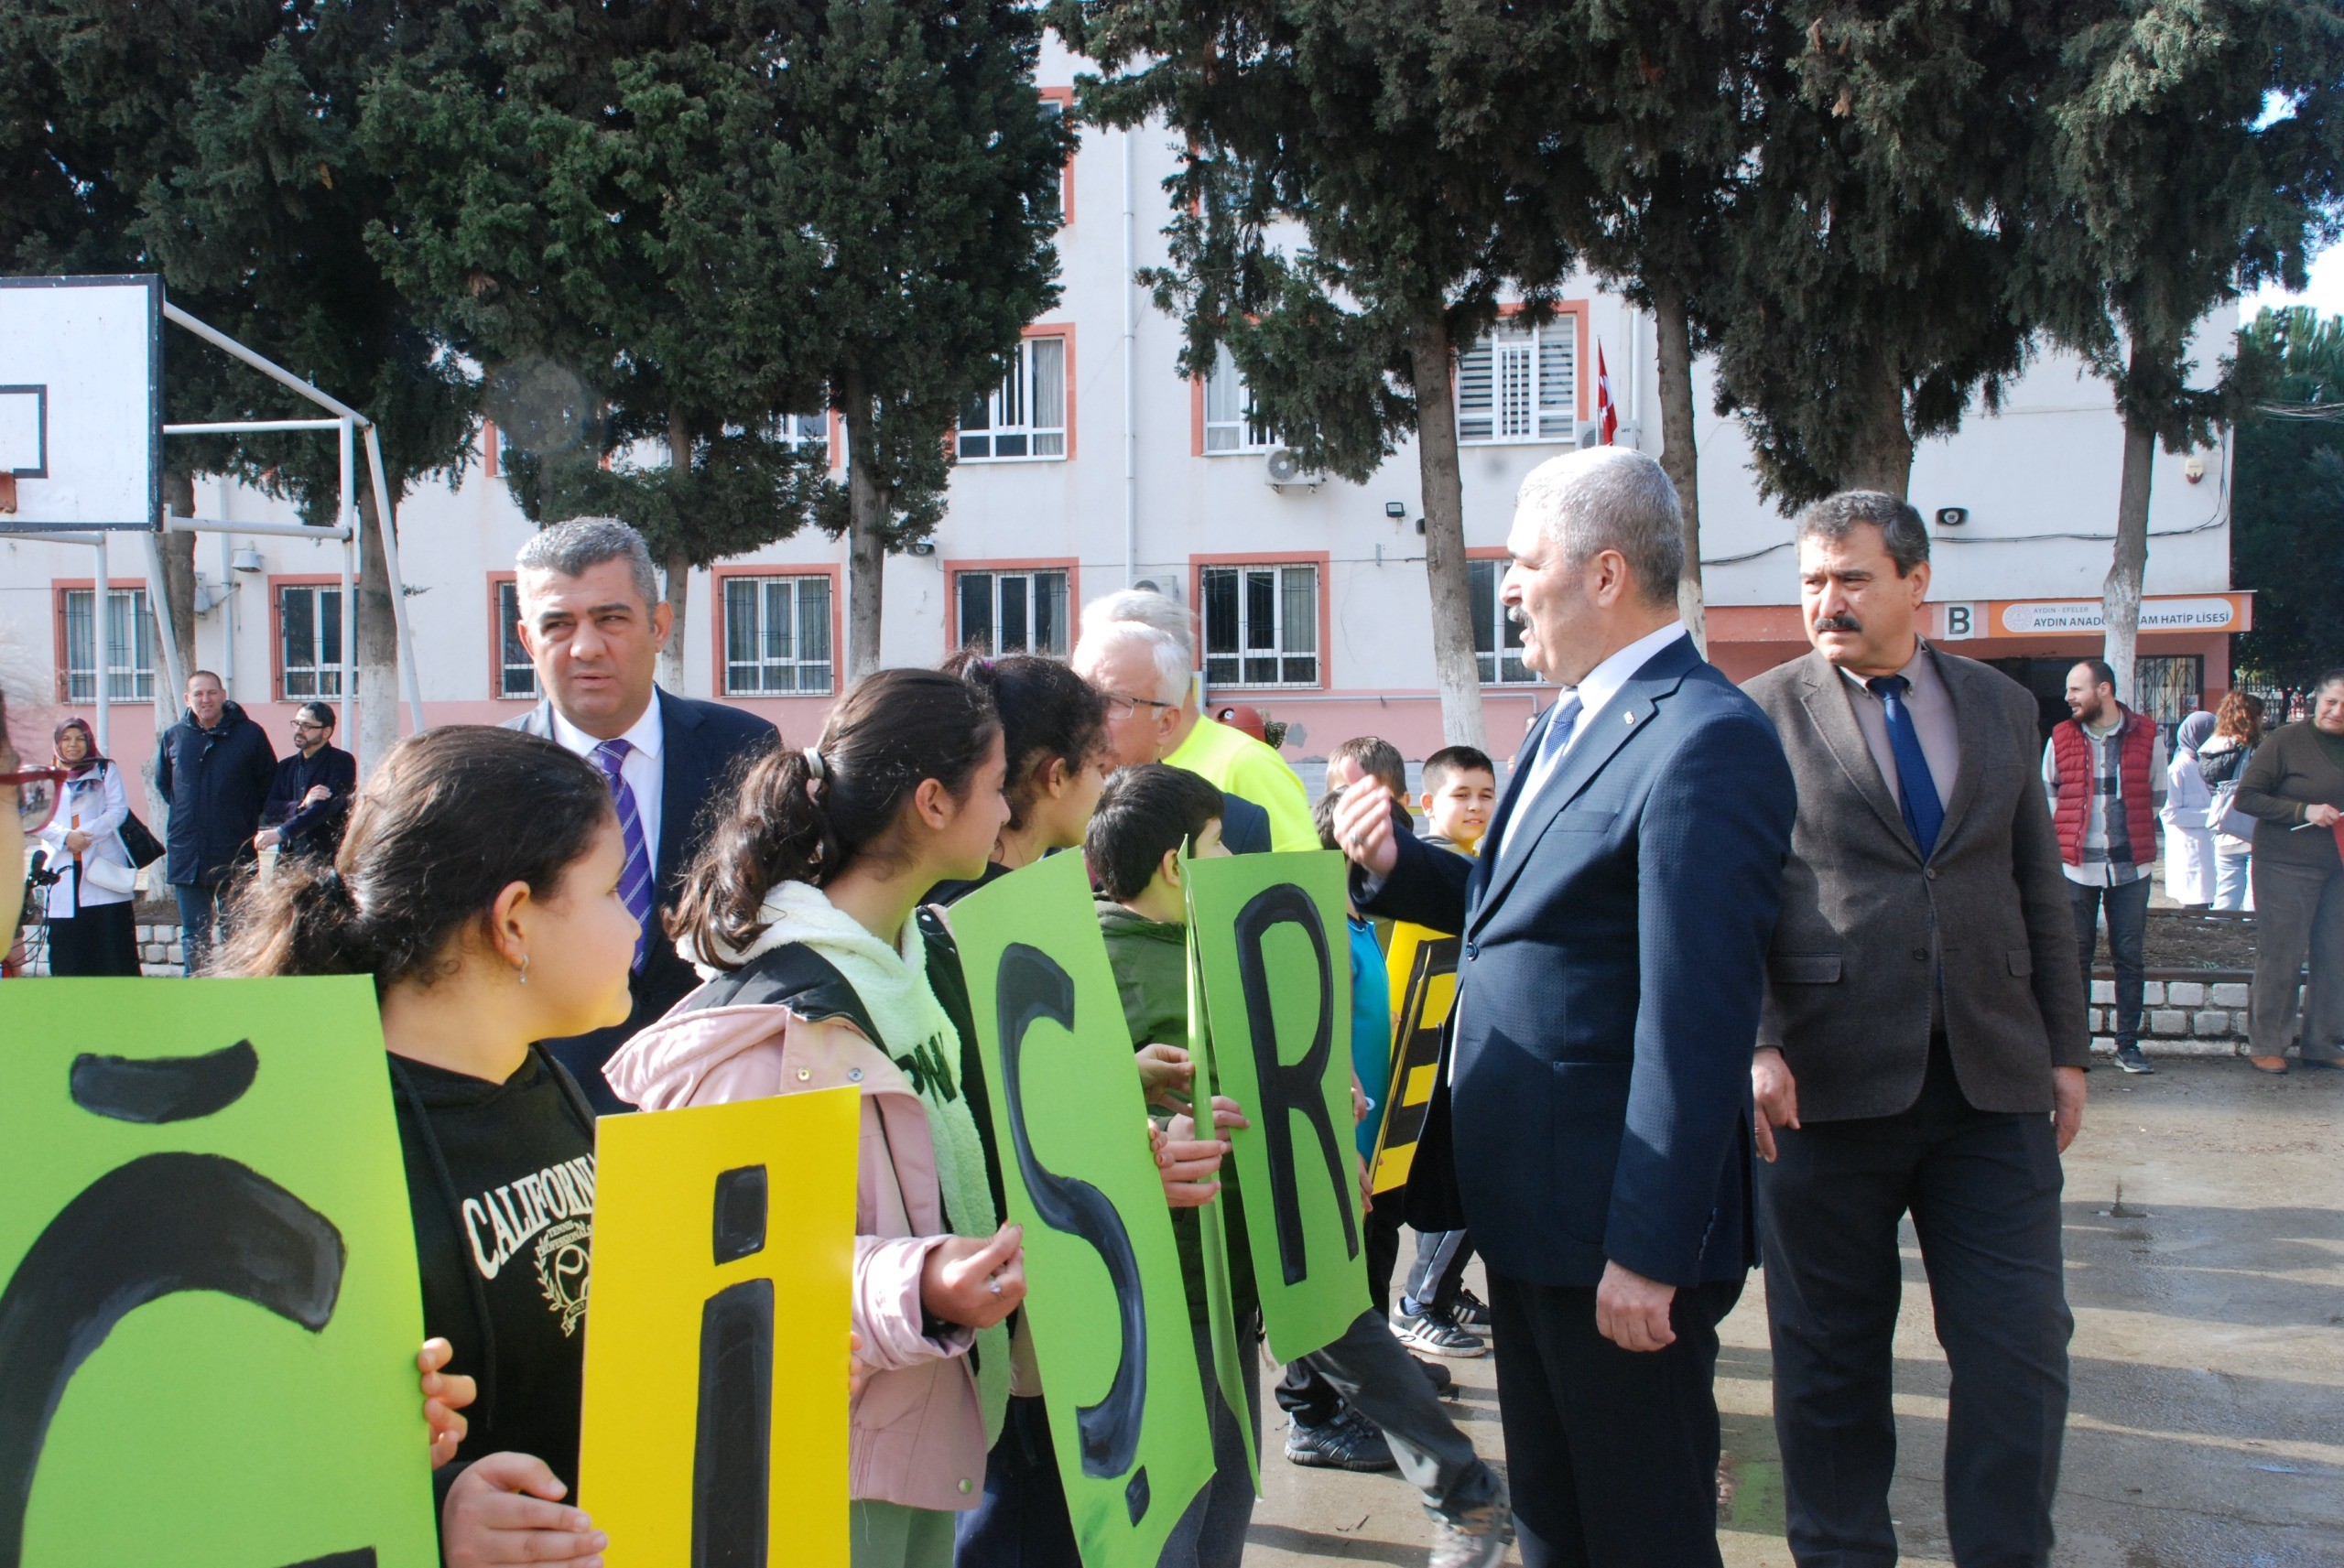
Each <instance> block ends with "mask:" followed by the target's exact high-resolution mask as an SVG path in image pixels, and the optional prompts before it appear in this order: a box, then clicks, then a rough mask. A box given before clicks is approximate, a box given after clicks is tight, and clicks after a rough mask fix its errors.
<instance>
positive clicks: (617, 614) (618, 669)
mask: <svg viewBox="0 0 2344 1568" xmlns="http://www.w3.org/2000/svg"><path fill="white" fill-rule="evenodd" d="M517 564H518V566H519V568H520V570H519V574H518V579H517V581H518V587H519V590H520V608H521V641H522V642H523V643H524V644H526V646H527V648H528V650H529V657H530V659H531V660H532V661H533V662H534V663H535V664H536V665H537V684H538V686H539V687H542V688H543V689H544V691H545V693H546V697H545V700H544V701H542V702H540V703H538V704H537V707H536V708H532V709H531V710H530V711H529V712H528V713H527V714H526V715H524V716H523V717H521V718H519V719H514V720H512V721H511V722H510V723H508V724H507V725H506V726H505V728H506V729H508V730H526V731H527V732H528V733H530V734H532V735H542V736H544V737H546V738H547V739H548V740H550V741H554V742H556V743H557V744H559V745H560V746H562V747H564V748H566V749H568V750H569V751H571V752H575V753H577V754H578V755H579V756H581V757H583V758H585V759H586V760H587V761H588V762H592V763H593V764H594V765H595V766H596V767H598V768H601V769H602V774H603V776H604V777H605V778H607V779H608V780H609V781H610V784H611V797H612V799H613V802H614V803H615V804H616V805H617V806H618V811H619V827H620V831H621V833H622V834H623V835H624V837H625V839H626V849H627V863H626V868H625V870H624V872H623V873H622V875H621V878H620V884H619V892H620V895H621V896H622V897H623V898H624V899H625V900H626V904H627V909H628V911H629V912H630V913H632V914H634V915H635V918H636V919H637V920H638V921H640V922H641V923H642V925H643V937H642V940H641V942H640V943H639V944H638V945H637V946H636V947H635V971H634V975H633V977H632V979H630V981H629V987H630V989H632V990H633V992H634V993H635V1010H634V1011H633V1012H632V1013H631V1014H630V1015H629V1016H628V1018H627V1021H626V1022H624V1023H622V1024H618V1025H615V1026H613V1027H612V1028H609V1029H598V1030H596V1031H595V1032H594V1033H591V1034H581V1035H580V1036H579V1037H578V1038H576V1039H575V1040H554V1041H548V1042H547V1045H548V1049H550V1050H551V1051H552V1053H553V1054H554V1057H555V1059H556V1060H557V1061H559V1062H560V1063H561V1065H563V1066H565V1067H567V1068H569V1069H570V1075H571V1076H574V1077H575V1078H577V1080H578V1083H579V1087H581V1088H583V1089H584V1090H585V1091H586V1098H588V1099H589V1100H591V1101H592V1102H593V1106H594V1109H595V1110H596V1111H597V1112H599V1113H601V1114H602V1115H609V1114H611V1113H612V1112H613V1111H619V1110H625V1109H629V1108H630V1107H628V1106H627V1104H626V1103H625V1102H624V1100H622V1099H620V1098H618V1097H617V1096H616V1095H615V1094H613V1093H612V1092H611V1086H610V1085H609V1084H608V1083H607V1082H606V1081H604V1079H603V1077H602V1064H603V1063H605V1062H607V1061H609V1060H610V1059H611V1054H612V1053H613V1052H614V1051H616V1050H617V1049H618V1048H619V1046H620V1045H621V1044H623V1043H624V1042H625V1041H627V1040H629V1039H631V1038H633V1036H634V1034H635V1031H636V1030H638V1029H641V1028H642V1027H643V1026H644V1025H645V1024H646V1023H648V1022H651V1021H652V1020H653V1019H655V1018H657V1017H658V1016H659V1015H660V1014H661V1013H663V1012H665V1011H667V1010H668V1009H669V1008H670V1007H673V1006H674V1005H675V1004H676V1003H677V1002H678V1001H679V1000H682V999H683V996H684V994H685V993H686V992H688V991H689V990H690V989H692V988H693V987H694V986H696V985H698V984H699V983H700V981H699V977H698V976H696V975H694V974H693V973H692V968H691V966H690V965H689V964H687V963H685V962H684V961H683V959H682V958H680V957H677V955H676V945H675V944H674V943H673V942H671V941H669V940H667V935H666V933H665V932H664V931H663V930H662V929H661V927H660V919H661V917H662V916H663V915H665V914H667V912H668V911H669V910H672V909H673V908H675V906H676V901H677V899H678V897H679V896H680V895H681V893H682V891H683V883H684V871H685V869H686V868H687V867H689V865H690V864H691V861H692V859H693V857H694V856H695V855H697V854H698V853H699V851H700V839H701V838H702V837H703V835H704V832H705V829H706V827H707V826H708V818H707V814H706V813H705V812H704V811H703V810H702V808H703V807H704V806H707V805H708V804H709V802H710V800H711V797H713V796H715V795H718V794H719V793H720V792H721V791H722V790H724V789H725V788H727V787H729V786H730V784H732V782H733V780H734V779H735V778H736V777H737V776H738V774H739V773H740V771H741V770H742V769H743V767H745V766H746V765H747V763H748V760H749V759H750V758H752V757H754V756H755V755H757V754H758V753H759V752H763V751H765V749H766V748H767V747H769V746H772V745H773V744H774V743H775V741H776V739H777V737H776V734H775V731H774V727H773V726H772V725H771V724H769V723H767V722H766V721H765V720H764V719H760V718H758V717H757V716H756V715H755V714H754V713H743V712H742V711H741V710H740V709H739V708H727V707H725V706H724V705H722V703H715V702H695V701H693V700H692V699H691V698H689V697H678V696H677V695H676V694H675V693H673V692H667V691H661V690H660V689H659V688H658V687H657V684H656V683H655V679H654V677H655V676H656V675H657V671H658V667H659V653H660V650H661V649H663V648H665V647H666V646H667V633H668V630H669V626H670V622H671V619H672V617H671V612H670V611H669V609H668V606H667V600H664V599H662V598H661V597H660V595H659V587H658V580H657V578H656V577H655V576H654V575H653V573H652V569H651V552H650V550H649V549H648V548H646V546H645V545H644V543H643V535H640V534H638V533H636V532H635V530H634V529H633V528H631V527H629V526H628V525H627V524H624V523H622V522H620V521H619V520H618V519H616V518H614V517H580V518H573V519H572V520H571V521H570V522H568V523H557V524H553V525H552V526H551V527H548V528H546V529H544V530H542V531H540V532H539V533H538V534H537V535H536V536H535V537H534V538H532V539H531V540H530V541H529V542H528V543H527V544H526V546H522V549H521V555H520V558H519V561H518V563H517Z"/></svg>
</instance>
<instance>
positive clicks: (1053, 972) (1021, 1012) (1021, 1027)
mask: <svg viewBox="0 0 2344 1568" xmlns="http://www.w3.org/2000/svg"><path fill="white" fill-rule="evenodd" d="M993 1011H994V1018H995V1021H996V1024H997V1027H998V1028H999V1030H1000V1035H1001V1079H1002V1094H1003V1098H1004V1101H1005V1102H1006V1104H1007V1107H1008V1110H1009V1141H1010V1142H1011V1143H1012V1144H1013V1145H1015V1150H1016V1155H1017V1172H1018V1174H1019V1175H1021V1176H1023V1177H1024V1178H1025V1181H1026V1192H1027V1193H1028V1194H1029V1195H1032V1197H1033V1199H1034V1212H1035V1213H1036V1214H1038V1215H1039V1216H1041V1218H1042V1223H1043V1224H1045V1225H1047V1226H1048V1227H1050V1228H1051V1229H1052V1230H1059V1231H1064V1232H1065V1233H1066V1234H1067V1235H1069V1236H1079V1237H1080V1238H1082V1239H1083V1240H1085V1241H1087V1242H1089V1243H1090V1244H1091V1246H1092V1247H1093V1248H1094V1249H1097V1251H1098V1253H1099V1259H1100V1261H1101V1262H1102V1263H1104V1264H1105V1265H1106V1266H1107V1278H1108V1280H1109V1281H1110V1282H1111V1283H1112V1284H1113V1286H1114V1288H1115V1306H1116V1312H1117V1316H1118V1317H1119V1319H1120V1321H1121V1325H1122V1328H1123V1348H1122V1351H1121V1354H1120V1356H1119V1358H1118V1359H1117V1360H1116V1362H1115V1376H1114V1379H1113V1381H1112V1382H1110V1383H1109V1384H1108V1386H1107V1394H1106V1397H1105V1398H1104V1399H1102V1400H1100V1401H1099V1402H1098V1403H1097V1404H1095V1405H1083V1406H1080V1407H1078V1408H1077V1410H1076V1411H1075V1425H1076V1426H1077V1427H1078V1428H1079V1429H1080V1436H1081V1442H1082V1473H1083V1474H1084V1475H1086V1476H1101V1477H1102V1478H1103V1477H1108V1476H1120V1475H1122V1474H1123V1472H1124V1471H1125V1470H1128V1469H1129V1468H1131V1464H1132V1460H1133V1458H1134V1456H1135V1455H1136V1454H1138V1453H1139V1429H1140V1420H1141V1417H1142V1415H1143V1414H1144V1413H1145V1410H1146V1405H1147V1304H1146V1302H1145V1300H1144V1299H1143V1298H1142V1296H1141V1295H1140V1279H1139V1259H1138V1257H1137V1256H1136V1255H1135V1254H1134V1252H1133V1251H1132V1240H1131V1233H1130V1232H1129V1231H1127V1230H1125V1229H1124V1228H1123V1216H1121V1215H1119V1214H1117V1213H1116V1212H1115V1206H1114V1205H1113V1204H1112V1203H1110V1202H1108V1201H1107V1195H1106V1194H1104V1193H1102V1192H1101V1191H1100V1190H1099V1189H1098V1188H1097V1187H1094V1186H1092V1185H1091V1184H1090V1183H1089V1182H1085V1181H1081V1180H1080V1179H1078V1178H1076V1177H1073V1176H1061V1175H1058V1174H1056V1173H1053V1172H1050V1171H1048V1170H1046V1169H1044V1168H1043V1165H1042V1162H1041V1161H1039V1160H1038V1159H1036V1158H1035V1155H1034V1145H1033V1142H1032V1141H1031V1139H1030V1138H1029V1137H1028V1135H1027V1133H1026V1094H1025V1083H1024V1079H1023V1076H1022V1074H1021V1073H1020V1070H1019V1065H1020V1062H1021V1060H1022V1058H1023V1057H1024V1054H1025V1050H1026V1031H1027V1030H1028V1029H1030V1028H1032V1027H1033V1025H1034V1024H1035V1022H1036V1021H1037V1020H1040V1019H1045V1018H1047V1019H1048V1020H1049V1021H1050V1022H1053V1023H1056V1024H1058V1026H1059V1027H1060V1028H1063V1029H1067V1030H1071V1029H1073V1027H1074V979H1073V977H1072V976H1070V975H1069V974H1068V973H1067V972H1066V970H1064V969H1063V968H1059V967H1058V961H1057V960H1056V959H1054V958H1052V957H1050V956H1049V955H1048V954H1047V953H1045V952H1043V951H1042V950H1041V949H1039V948H1037V947H1030V946H1026V944H1025V943H1023V942H1013V943H1011V944H1010V945H1009V946H1007V947H1005V948H1004V949H1003V950H1002V955H1001V966H1000V968H998V969H997V970H996V971H995V973H994V979H993ZM1126 1503H1127V1506H1128V1508H1129V1509H1130V1510H1131V1516H1132V1522H1133V1523H1134V1524H1137V1523H1138V1522H1139V1520H1140V1518H1141V1516H1143V1515H1144V1514H1145V1513H1146V1511H1147V1493H1146V1490H1145V1487H1142V1488H1139V1489H1138V1490H1136V1491H1135V1492H1131V1493H1127V1495H1126Z"/></svg>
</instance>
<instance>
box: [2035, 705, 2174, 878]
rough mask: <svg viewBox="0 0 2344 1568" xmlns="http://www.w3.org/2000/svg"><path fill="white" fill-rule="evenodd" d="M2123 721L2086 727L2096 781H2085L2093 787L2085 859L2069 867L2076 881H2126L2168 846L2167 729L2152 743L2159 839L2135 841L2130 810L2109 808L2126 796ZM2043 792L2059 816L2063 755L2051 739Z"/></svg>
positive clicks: (2152, 808)
mask: <svg viewBox="0 0 2344 1568" xmlns="http://www.w3.org/2000/svg"><path fill="white" fill-rule="evenodd" d="M2121 724H2122V721H2121V720H2120V721H2119V724H2117V725H2111V726H2110V727H2109V728H2107V729H2105V730H2102V729H2099V728H2097V727H2095V726H2092V725H2089V724H2088V725H2085V726H2084V727H2083V731H2084V741H2085V742H2086V743H2087V744H2088V745H2089V747H2090V748H2091V782H2090V783H2089V784H2088V785H2086V786H2085V787H2086V789H2087V791H2088V792H2089V793H2088V795H2087V797H2086V799H2085V802H2084V836H2083V851H2084V860H2083V864H2081V865H2079V866H2067V867H2065V868H2064V869H2065V871H2067V880H2068V881H2071V882H2082V883H2084V884H2085V885H2087V886H2089V887H2122V886H2124V885H2125V884H2126V883H2128V882H2136V881H2140V880H2141V879H2142V878H2143V877H2145V876H2147V875H2148V874H2149V870H2150V868H2151V867H2153V866H2154V865H2155V864H2156V861H2157V857H2158V856H2159V855H2160V854H2162V853H2163V852H2164V845H2163V838H2164V833H2165V827H2164V818H2163V816H2161V815H2160V814H2161V813H2162V812H2163V811H2164V810H2165V731H2164V730H2162V729H2160V730H2158V731H2157V734H2156V739H2155V740H2154V741H2151V742H2150V744H2149V817H2150V821H2151V823H2152V825H2153V834H2154V841H2153V842H2151V843H2148V844H2135V843H2133V842H2132V834H2131V830H2130V829H2129V828H2128V827H2126V826H2125V822H2124V813H2123V812H2122V811H2121V810H2114V811H2111V809H2109V808H2110V806H2112V805H2113V804H2114V803H2115V802H2117V801H2118V800H2120V799H2122V796H2123V774H2122V762H2123V759H2122V744H2121V742H2120V739H2119V730H2120V729H2121ZM2043 793H2044V794H2045V795H2046V796H2047V797H2049V799H2050V802H2051V815H2052V816H2058V814H2059V756H2058V751H2057V748H2056V745H2055V744H2054V743H2053V742H2051V741H2045V742H2044V746H2043ZM2143 851H2145V853H2144V852H2143Z"/></svg>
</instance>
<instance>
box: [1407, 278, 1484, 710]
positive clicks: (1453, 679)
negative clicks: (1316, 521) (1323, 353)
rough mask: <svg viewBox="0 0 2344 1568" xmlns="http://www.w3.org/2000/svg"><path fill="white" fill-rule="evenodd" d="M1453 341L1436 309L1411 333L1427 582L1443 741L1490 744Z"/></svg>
mask: <svg viewBox="0 0 2344 1568" xmlns="http://www.w3.org/2000/svg"><path fill="white" fill-rule="evenodd" d="M1449 348H1450V345H1449V326H1448V323H1447V322H1445V321H1443V320H1442V319H1441V318H1440V314H1439V312H1438V309H1436V310H1434V311H1433V312H1432V313H1431V314H1429V315H1427V316H1426V317H1425V319H1422V320H1420V321H1418V322H1417V323H1416V327H1415V328H1414V330H1412V331H1411V332H1410V333H1409V341H1408V359H1409V366H1410V370H1411V373H1413V375H1414V377H1415V380H1416V463H1417V468H1418V471H1419V474H1420V476H1421V478H1422V481H1423V485H1424V503H1425V581H1426V584H1427V587H1429V588H1430V589H1431V590H1432V668H1433V679H1434V681H1435V683H1436V684H1437V685H1438V687H1440V735H1441V740H1442V741H1444V742H1446V743H1447V744H1449V745H1451V746H1471V747H1474V748H1475V749H1477V750H1481V751H1486V750H1488V749H1489V739H1488V732H1487V731H1486V730H1484V729H1483V728H1482V725H1481V668H1480V666H1479V665H1478V664H1477V663H1476V662H1475V660H1474V657H1473V584H1472V577H1471V574H1470V571H1469V570H1468V569H1467V568H1466V564H1465V487H1464V482H1463V481H1462V479H1461V478H1460V475H1459V472H1458V467H1457V408H1456V405H1455V401H1454V399H1453V397H1452V396H1451V394H1450V390H1449V359H1450V353H1449Z"/></svg>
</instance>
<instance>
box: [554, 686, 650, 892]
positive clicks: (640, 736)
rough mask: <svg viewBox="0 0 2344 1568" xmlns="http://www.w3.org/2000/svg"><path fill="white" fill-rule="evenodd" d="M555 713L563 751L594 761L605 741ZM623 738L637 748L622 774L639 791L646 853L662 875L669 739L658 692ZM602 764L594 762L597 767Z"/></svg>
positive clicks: (637, 801) (622, 767) (556, 736)
mask: <svg viewBox="0 0 2344 1568" xmlns="http://www.w3.org/2000/svg"><path fill="white" fill-rule="evenodd" d="M552 713H553V738H554V740H555V741H558V742H559V744H560V745H561V747H562V749H563V750H565V751H569V752H576V753H577V754H578V755H579V756H581V757H583V758H585V759H586V760H587V761H588V762H594V748H595V747H597V746H599V745H601V744H602V741H598V740H596V739H595V738H594V737H593V736H591V735H589V734H588V733H586V731H585V730H581V729H580V728H578V726H577V725H575V724H572V723H571V722H570V720H569V719H564V718H563V717H562V716H561V709H559V708H553V709H552ZM619 739H620V740H622V741H625V742H626V743H627V744H628V745H630V746H632V747H634V748H635V749H634V750H633V751H631V752H628V753H627V754H626V761H624V762H621V763H620V764H619V776H620V777H621V778H623V779H624V780H626V787H627V788H628V789H630V790H633V791H634V792H635V816H637V817H638V818H640V819H641V821H642V824H643V852H644V853H645V854H646V856H648V857H649V858H650V860H651V874H652V875H653V876H654V877H655V878H656V877H657V875H658V874H659V785H660V782H661V769H660V765H659V751H660V747H661V746H662V744H663V743H664V742H665V741H666V740H667V727H666V726H665V725H663V724H662V723H661V722H660V721H659V694H658V693H657V692H656V691H655V692H653V693H652V694H651V706H650V707H648V708H645V709H644V710H643V717H642V718H640V719H636V720H635V726H634V728H632V729H630V730H628V731H627V732H626V733H625V734H624V735H622V736H620V737H619ZM594 766H595V767H596V768H597V769H599V768H601V767H602V763H600V762H594Z"/></svg>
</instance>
